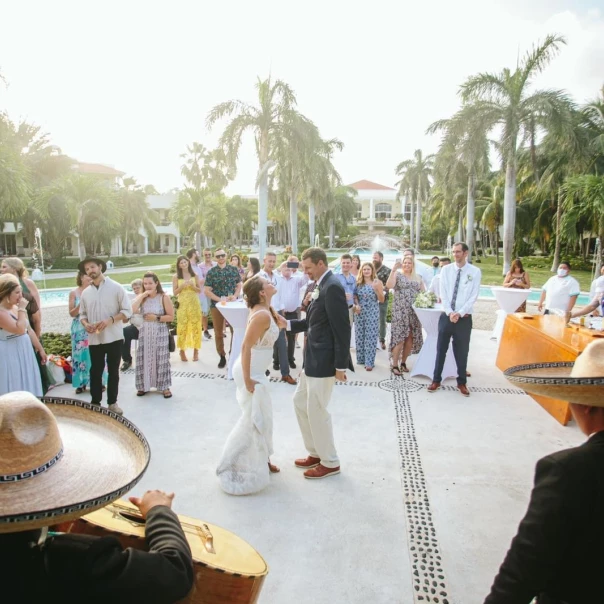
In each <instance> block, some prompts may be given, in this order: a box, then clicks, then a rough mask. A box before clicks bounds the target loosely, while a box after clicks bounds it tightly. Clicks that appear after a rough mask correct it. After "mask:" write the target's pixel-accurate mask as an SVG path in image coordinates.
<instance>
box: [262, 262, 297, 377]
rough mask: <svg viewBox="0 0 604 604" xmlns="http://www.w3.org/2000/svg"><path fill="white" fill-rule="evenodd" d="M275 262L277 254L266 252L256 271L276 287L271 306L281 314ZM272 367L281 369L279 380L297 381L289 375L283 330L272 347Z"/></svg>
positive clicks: (279, 285)
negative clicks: (261, 266) (260, 267)
mask: <svg viewBox="0 0 604 604" xmlns="http://www.w3.org/2000/svg"><path fill="white" fill-rule="evenodd" d="M276 264H277V254H275V252H266V254H265V255H264V266H263V268H262V270H261V271H260V272H259V273H258V274H259V275H260V276H261V277H263V278H264V279H266V280H267V281H270V282H271V283H272V284H273V285H274V286H275V287H276V288H277V294H276V295H275V296H273V299H272V300H271V306H272V307H273V309H274V310H276V311H277V312H278V313H279V314H280V315H283V313H282V310H283V306H282V304H281V295H280V292H279V290H280V288H281V277H280V276H279V275H278V274H277V273H276V272H275V265H276ZM273 369H274V370H275V371H281V381H282V382H286V383H287V384H291V385H292V386H294V385H295V384H296V383H297V382H296V380H295V379H294V378H293V377H292V376H291V375H290V372H289V360H288V358H287V341H286V339H285V330H284V329H281V330H280V331H279V337H278V338H277V341H276V342H275V346H274V347H273Z"/></svg>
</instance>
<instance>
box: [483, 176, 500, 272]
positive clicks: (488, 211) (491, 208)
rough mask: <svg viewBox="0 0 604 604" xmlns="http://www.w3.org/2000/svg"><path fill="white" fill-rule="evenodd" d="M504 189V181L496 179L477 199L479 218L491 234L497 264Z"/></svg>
mask: <svg viewBox="0 0 604 604" xmlns="http://www.w3.org/2000/svg"><path fill="white" fill-rule="evenodd" d="M504 191H505V187H504V186H503V183H499V182H497V181H495V182H494V183H492V184H491V185H489V186H488V187H486V189H485V190H484V192H483V195H482V196H480V197H479V198H478V199H477V200H476V211H477V214H478V217H479V218H478V219H479V221H480V222H481V223H482V224H483V226H484V228H485V229H486V230H487V231H488V233H489V235H490V238H491V249H494V250H495V264H499V227H500V226H501V224H502V222H503V196H504Z"/></svg>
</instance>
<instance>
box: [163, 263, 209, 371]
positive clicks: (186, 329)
mask: <svg viewBox="0 0 604 604" xmlns="http://www.w3.org/2000/svg"><path fill="white" fill-rule="evenodd" d="M200 291H201V288H200V287H199V279H198V278H197V275H196V274H195V271H194V270H193V268H192V267H191V262H190V261H189V259H188V258H187V257H186V256H179V257H178V259H177V260H176V275H174V277H172V292H173V294H174V295H175V296H176V297H177V300H178V310H177V312H176V317H177V323H178V325H177V328H176V333H177V336H178V348H179V350H180V360H181V361H188V360H189V359H187V354H186V352H185V350H186V349H187V348H192V349H193V360H194V361H198V360H199V349H200V348H201V304H200V302H199V292H200ZM214 327H216V324H214Z"/></svg>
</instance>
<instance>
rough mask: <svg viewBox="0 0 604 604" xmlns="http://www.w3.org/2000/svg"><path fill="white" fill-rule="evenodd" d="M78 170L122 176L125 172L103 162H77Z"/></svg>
mask: <svg viewBox="0 0 604 604" xmlns="http://www.w3.org/2000/svg"><path fill="white" fill-rule="evenodd" d="M78 171H79V172H81V173H82V174H102V175H103V176H124V174H126V173H125V172H120V171H119V170H116V169H115V168H112V167H111V166H104V165H103V164H85V163H82V162H81V161H79V162H78Z"/></svg>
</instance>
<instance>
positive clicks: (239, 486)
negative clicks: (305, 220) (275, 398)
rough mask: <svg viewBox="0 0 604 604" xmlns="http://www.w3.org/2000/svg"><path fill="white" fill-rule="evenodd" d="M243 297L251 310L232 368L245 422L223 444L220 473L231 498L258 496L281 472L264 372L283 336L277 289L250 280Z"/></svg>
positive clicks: (259, 279) (261, 281)
mask: <svg viewBox="0 0 604 604" xmlns="http://www.w3.org/2000/svg"><path fill="white" fill-rule="evenodd" d="M243 293H244V295H245V299H246V302H247V305H248V307H249V309H250V316H249V319H248V324H247V329H246V331H245V337H244V340H243V344H242V346H241V356H240V357H239V358H238V359H237V362H236V363H235V367H234V368H233V378H234V380H235V385H236V386H237V402H238V403H239V406H240V407H241V411H242V414H241V417H240V418H239V420H238V421H237V423H236V424H235V427H234V428H233V430H232V431H231V433H230V434H229V437H228V438H227V441H226V443H225V445H224V450H223V452H222V457H221V458H220V463H219V464H218V468H217V469H216V474H217V476H218V479H219V480H220V486H221V487H222V489H223V490H224V491H226V492H227V493H229V494H230V495H249V494H251V493H257V492H258V491H260V490H262V489H263V488H264V487H266V486H267V485H268V483H269V474H270V473H271V472H272V473H275V472H279V468H277V467H276V466H274V465H273V464H271V463H270V460H269V456H270V455H272V453H273V408H272V404H271V397H270V394H269V381H268V378H267V377H266V375H265V371H266V369H267V368H268V366H269V364H270V363H271V362H272V360H273V345H274V343H275V342H276V341H277V338H278V337H279V327H278V326H277V323H276V314H275V311H274V310H273V309H272V308H271V307H270V302H271V298H272V297H273V296H274V295H275V294H276V293H277V288H276V287H275V286H274V285H273V284H272V283H270V282H269V281H267V280H266V279H263V278H262V277H253V278H252V279H249V280H248V281H246V283H245V285H244V286H243Z"/></svg>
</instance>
